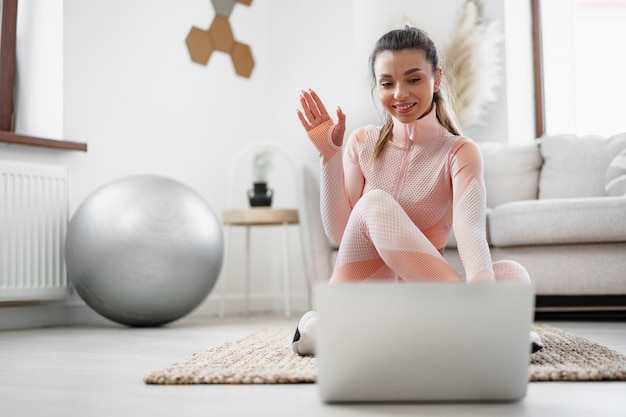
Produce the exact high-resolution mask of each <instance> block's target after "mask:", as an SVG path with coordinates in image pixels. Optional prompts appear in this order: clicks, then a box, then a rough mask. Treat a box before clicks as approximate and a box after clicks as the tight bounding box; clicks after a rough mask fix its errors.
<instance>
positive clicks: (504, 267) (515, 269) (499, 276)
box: [493, 261, 530, 283]
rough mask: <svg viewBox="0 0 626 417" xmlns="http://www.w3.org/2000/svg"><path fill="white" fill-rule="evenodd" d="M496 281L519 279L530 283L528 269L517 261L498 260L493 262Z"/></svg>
mask: <svg viewBox="0 0 626 417" xmlns="http://www.w3.org/2000/svg"><path fill="white" fill-rule="evenodd" d="M493 272H494V275H495V277H496V281H518V282H526V283H530V276H529V275H528V271H526V268H524V267H523V266H522V265H521V264H519V263H517V262H515V261H496V262H494V263H493Z"/></svg>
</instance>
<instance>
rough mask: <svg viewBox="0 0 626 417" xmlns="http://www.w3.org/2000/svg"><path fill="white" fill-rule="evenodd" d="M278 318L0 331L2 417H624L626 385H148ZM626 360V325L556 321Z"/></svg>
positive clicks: (277, 322) (279, 321) (285, 322)
mask: <svg viewBox="0 0 626 417" xmlns="http://www.w3.org/2000/svg"><path fill="white" fill-rule="evenodd" d="M296 322H297V319H295V318H294V319H291V320H286V319H282V318H277V317H275V316H251V317H237V318H226V319H223V320H221V319H218V318H197V317H196V318H192V319H183V320H180V321H179V322H176V323H174V324H172V325H169V326H166V327H163V328H147V329H131V328H126V327H121V326H117V325H115V324H109V323H108V322H107V323H103V324H101V325H95V326H89V327H84V326H83V327H69V328H50V329H38V330H20V331H5V332H0V415H2V416H3V417H12V416H16V417H17V416H20V417H30V416H46V417H50V416H63V417H72V416H81V417H85V416H153V417H157V416H168V417H171V416H176V417H182V416H272V417H278V416H291V417H304V416H364V417H369V416H379V415H385V416H390V415H397V416H405V415H406V416H415V415H428V416H456V415H458V416H482V417H485V416H541V417H559V416H567V417H573V416H585V417H598V416H626V382H591V383H582V382H570V383H556V382H544V383H530V384H529V388H528V395H527V397H526V398H525V399H524V400H523V401H521V402H519V403H506V404H385V405H380V404H364V405H332V406H329V405H325V404H323V403H321V402H320V400H319V397H318V394H317V389H316V386H315V385H314V384H301V385H260V386H245V385H242V386H221V385H202V386H152V385H145V384H144V383H143V381H142V378H143V377H144V376H145V375H146V374H147V373H149V372H150V371H153V370H159V369H162V368H164V367H167V366H169V365H170V364H172V363H174V362H176V361H179V360H183V359H185V358H187V357H189V356H191V355H192V354H193V353H195V352H199V351H203V350H206V349H208V348H210V347H213V346H216V345H219V344H222V343H224V342H226V341H232V340H236V339H240V338H242V337H244V336H246V335H248V334H250V333H251V332H253V331H255V330H257V329H260V328H263V327H268V326H276V325H294V326H295V323H296ZM550 324H551V325H553V326H557V327H560V328H563V329H566V330H568V331H570V332H572V333H575V334H578V335H580V336H583V337H587V338H589V339H591V340H594V341H596V342H598V343H601V344H604V345H606V346H608V347H609V348H611V349H614V350H617V351H619V352H621V353H623V354H626V323H624V322H602V323H599V322H550Z"/></svg>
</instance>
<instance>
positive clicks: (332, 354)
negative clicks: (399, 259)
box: [314, 283, 534, 402]
mask: <svg viewBox="0 0 626 417" xmlns="http://www.w3.org/2000/svg"><path fill="white" fill-rule="evenodd" d="M315 294H316V295H315V306H314V307H315V309H316V310H317V311H318V328H317V332H318V334H317V364H318V379H317V383H318V386H319V392H320V395H321V397H322V400H324V401H325V402H355V401H359V402H362V401H373V402H377V401H516V400H520V399H522V398H524V396H525V395H526V386H527V383H528V365H529V355H530V343H529V332H530V329H531V324H532V320H533V309H534V290H533V287H532V286H530V285H527V284H519V283H497V284H474V285H467V284H441V283H437V284H430V283H428V284H427V283H415V284H413V283H412V284H408V283H404V284H388V283H360V284H334V285H321V286H318V287H316V293H315Z"/></svg>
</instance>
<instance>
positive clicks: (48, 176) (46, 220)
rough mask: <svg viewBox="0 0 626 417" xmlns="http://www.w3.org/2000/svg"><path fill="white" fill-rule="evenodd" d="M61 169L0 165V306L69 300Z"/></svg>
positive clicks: (10, 163)
mask: <svg viewBox="0 0 626 417" xmlns="http://www.w3.org/2000/svg"><path fill="white" fill-rule="evenodd" d="M67 224H68V170H67V168H65V167H61V166H53V165H45V164H31V163H22V162H14V161H3V160H0V302H7V301H9V302H11V301H38V300H53V299H59V298H63V297H65V296H66V295H67V294H68V283H67V274H66V270H65V260H64V243H65V235H66V232H67Z"/></svg>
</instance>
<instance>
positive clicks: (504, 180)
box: [479, 141, 543, 208]
mask: <svg viewBox="0 0 626 417" xmlns="http://www.w3.org/2000/svg"><path fill="white" fill-rule="evenodd" d="M479 146H480V149H481V151H482V154H483V161H484V177H485V188H486V189H487V207H492V208H493V207H497V206H499V205H500V204H504V203H509V202H511V201H520V200H535V199H537V189H538V188H539V170H540V169H541V163H542V162H543V161H542V160H541V154H540V153H539V143H538V142H536V141H535V142H532V143H528V144H507V143H494V142H483V143H479Z"/></svg>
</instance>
